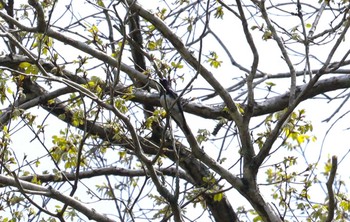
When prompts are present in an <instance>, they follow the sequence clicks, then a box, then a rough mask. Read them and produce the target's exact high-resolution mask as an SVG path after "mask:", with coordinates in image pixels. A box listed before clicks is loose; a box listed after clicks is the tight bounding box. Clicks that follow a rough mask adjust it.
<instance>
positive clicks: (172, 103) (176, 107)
mask: <svg viewBox="0 0 350 222" xmlns="http://www.w3.org/2000/svg"><path fill="white" fill-rule="evenodd" d="M159 82H160V84H161V85H162V89H160V97H159V99H160V104H161V105H162V107H163V108H164V109H165V110H166V111H167V113H169V114H170V116H171V118H172V119H173V120H174V121H175V122H176V124H177V125H178V126H179V127H180V128H181V130H182V131H183V132H184V133H186V134H187V133H189V132H190V131H189V127H188V125H187V122H186V119H185V115H184V112H183V109H182V105H181V102H180V100H179V99H178V97H179V96H178V95H177V94H176V92H175V91H174V90H173V89H172V88H171V86H170V84H169V81H168V80H167V79H165V78H163V79H160V80H159Z"/></svg>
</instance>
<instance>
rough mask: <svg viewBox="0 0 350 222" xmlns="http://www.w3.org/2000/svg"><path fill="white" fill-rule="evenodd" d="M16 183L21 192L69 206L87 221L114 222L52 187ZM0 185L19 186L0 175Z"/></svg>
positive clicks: (12, 179) (7, 177) (13, 180)
mask: <svg viewBox="0 0 350 222" xmlns="http://www.w3.org/2000/svg"><path fill="white" fill-rule="evenodd" d="M18 182H19V183H20V186H21V188H23V190H24V191H25V192H26V193H29V194H34V195H44V196H46V197H50V198H53V199H56V200H58V201H61V202H62V203H66V204H68V205H69V206H71V207H73V208H74V209H76V210H77V211H79V212H81V213H83V214H84V215H85V216H87V217H88V218H89V219H92V220H96V221H101V222H113V221H114V220H112V219H110V218H108V217H107V216H105V215H102V214H100V213H98V212H96V211H95V210H94V209H91V208H90V207H86V206H84V205H83V204H82V203H81V202H79V201H78V200H76V199H74V198H72V197H69V196H66V195H64V194H61V193H60V192H58V191H57V190H55V189H53V188H52V187H48V188H46V187H43V186H40V185H37V184H33V183H29V182H27V181H22V180H18ZM0 183H1V184H4V185H7V186H12V187H17V188H19V184H18V183H17V181H16V180H15V179H14V178H12V177H9V176H4V175H0Z"/></svg>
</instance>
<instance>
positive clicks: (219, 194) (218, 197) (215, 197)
mask: <svg viewBox="0 0 350 222" xmlns="http://www.w3.org/2000/svg"><path fill="white" fill-rule="evenodd" d="M223 196H224V195H223V194H222V193H217V194H215V195H214V201H217V202H220V201H221V200H222V197H223Z"/></svg>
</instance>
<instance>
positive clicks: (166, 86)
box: [159, 78, 169, 91]
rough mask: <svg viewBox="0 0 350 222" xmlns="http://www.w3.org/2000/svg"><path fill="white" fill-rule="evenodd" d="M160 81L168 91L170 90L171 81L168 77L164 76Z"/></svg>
mask: <svg viewBox="0 0 350 222" xmlns="http://www.w3.org/2000/svg"><path fill="white" fill-rule="evenodd" d="M159 83H160V84H161V85H162V86H163V88H164V89H165V90H166V91H168V90H169V82H168V80H167V79H165V78H162V79H160V80H159Z"/></svg>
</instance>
